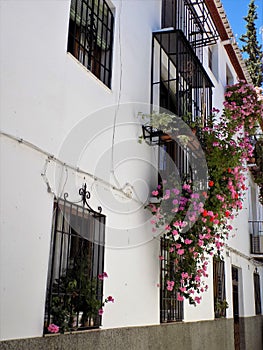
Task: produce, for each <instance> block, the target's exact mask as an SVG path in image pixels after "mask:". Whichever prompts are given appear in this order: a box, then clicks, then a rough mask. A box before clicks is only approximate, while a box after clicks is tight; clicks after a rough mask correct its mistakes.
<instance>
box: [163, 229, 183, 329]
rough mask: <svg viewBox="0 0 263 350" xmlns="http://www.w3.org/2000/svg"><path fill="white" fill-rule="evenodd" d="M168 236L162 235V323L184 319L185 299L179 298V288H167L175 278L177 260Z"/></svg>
mask: <svg viewBox="0 0 263 350" xmlns="http://www.w3.org/2000/svg"><path fill="white" fill-rule="evenodd" d="M169 241H170V240H169V239H167V238H166V236H165V235H164V236H162V237H161V257H162V259H161V260H160V262H161V268H160V320H161V323H165V322H175V321H182V319H183V301H178V300H177V292H178V290H175V289H173V290H172V291H169V290H168V289H167V281H170V280H173V277H174V273H175V267H176V266H175V262H174V261H173V260H172V259H171V257H170V254H169V249H170V244H169Z"/></svg>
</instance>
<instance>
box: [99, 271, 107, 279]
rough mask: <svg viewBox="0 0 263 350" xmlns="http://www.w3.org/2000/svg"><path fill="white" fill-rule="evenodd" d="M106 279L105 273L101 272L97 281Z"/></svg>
mask: <svg viewBox="0 0 263 350" xmlns="http://www.w3.org/2000/svg"><path fill="white" fill-rule="evenodd" d="M107 277H108V274H107V272H103V273H101V274H99V275H98V279H99V280H104V278H107Z"/></svg>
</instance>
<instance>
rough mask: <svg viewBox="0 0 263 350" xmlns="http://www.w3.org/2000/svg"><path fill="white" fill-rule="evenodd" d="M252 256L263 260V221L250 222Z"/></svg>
mask: <svg viewBox="0 0 263 350" xmlns="http://www.w3.org/2000/svg"><path fill="white" fill-rule="evenodd" d="M249 233H250V244H251V254H255V255H256V258H259V259H263V220H252V221H249Z"/></svg>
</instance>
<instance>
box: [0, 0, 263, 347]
mask: <svg viewBox="0 0 263 350" xmlns="http://www.w3.org/2000/svg"><path fill="white" fill-rule="evenodd" d="M0 9H1V12H0V16H1V20H0V32H1V36H0V45H1V66H0V67H1V68H0V69H1V103H0V111H1V138H0V142H1V149H0V151H1V181H0V186H1V240H0V249H1V254H0V259H1V263H0V271H1V273H0V281H1V283H0V286H1V289H0V295H1V297H0V309H1V313H0V341H1V343H0V345H1V346H0V347H2V346H3V349H5V348H6V349H7V348H19V349H29V348H32V349H33V348H38V349H41V348H44V347H45V348H48V349H53V348H54V349H55V348H59V349H66V348H69V347H72V348H79V349H82V348H83V349H89V348H95V347H96V348H97V349H105V348H107V349H122V348H123V349H124V348H129V349H147V348H153V349H164V348H166V347H168V346H173V347H174V348H178V349H180V348H182V347H184V348H185V349H200V348H202V349H222V348H223V347H224V348H226V349H253V350H255V349H258V350H260V349H262V343H263V338H262V323H263V318H262V309H261V303H262V289H263V286H262V281H263V267H262V260H261V259H263V241H262V243H261V238H262V237H261V235H262V231H261V228H262V222H263V210H262V206H261V205H260V203H259V201H258V192H259V188H258V186H257V185H256V184H255V183H254V180H253V173H252V172H251V173H249V176H248V180H247V184H248V188H249V189H248V191H247V196H246V198H245V201H244V203H243V209H242V211H240V213H239V215H238V217H237V218H236V219H235V220H234V221H233V223H232V224H233V226H234V230H233V232H234V233H235V234H233V235H231V236H230V238H229V240H228V242H227V246H226V247H225V248H224V251H223V257H224V259H223V260H220V261H216V260H214V261H213V259H212V258H210V261H209V264H208V267H207V270H208V271H207V272H208V277H207V284H208V286H209V287H208V290H207V291H206V292H205V293H204V294H203V296H202V302H201V303H200V304H198V305H196V306H194V305H190V304H189V303H188V302H187V300H184V301H183V302H180V301H178V300H176V299H175V298H174V296H171V294H169V293H167V288H166V285H165V284H164V285H163V281H162V276H163V274H165V273H166V272H167V271H166V272H165V271H164V270H165V268H164V265H163V263H162V260H160V259H159V256H162V255H163V254H162V252H165V249H166V248H165V241H164V240H163V238H162V237H163V236H162V235H157V234H154V233H153V231H152V225H151V215H150V214H149V211H148V210H147V209H145V206H147V204H148V203H149V201H150V200H151V196H152V195H151V193H152V191H153V190H154V189H155V188H156V186H157V183H158V176H159V177H160V175H161V176H165V175H164V174H166V175H167V174H168V175H169V173H171V172H173V171H174V168H171V167H169V164H168V161H167V159H166V158H165V157H166V156H164V155H165V154H168V155H169V156H170V158H171V159H172V161H173V162H174V163H173V165H172V166H174V164H175V165H176V169H178V176H179V177H181V176H183V174H185V173H188V172H190V170H189V169H190V168H191V166H189V159H188V158H187V157H186V156H185V154H184V152H183V150H182V149H181V148H180V146H178V145H177V144H176V143H173V142H172V143H166V142H163V143H162V144H160V134H158V135H157V144H155V143H154V142H155V140H156V135H154V131H155V130H153V129H152V128H150V129H149V128H148V129H147V128H146V129H145V128H144V129H142V124H143V119H142V118H141V114H149V113H151V112H152V111H153V110H156V109H158V108H163V109H164V110H169V111H171V112H172V113H174V114H175V115H177V116H179V117H180V118H182V119H183V117H185V116H187V118H188V119H184V121H185V122H186V123H187V124H188V125H191V123H197V122H198V123H199V122H200V121H201V123H203V124H205V123H206V120H207V118H208V116H209V114H210V112H211V110H212V107H216V108H218V109H220V110H222V108H223V101H224V93H225V89H226V86H227V85H231V84H234V83H236V82H237V81H239V80H245V81H247V82H248V83H250V77H249V75H248V74H247V71H246V69H245V66H244V63H243V61H242V58H241V56H240V53H239V50H238V47H237V45H236V44H235V42H234V41H233V33H232V31H231V28H230V26H229V23H228V21H227V19H226V16H225V13H224V10H223V8H222V5H221V3H220V1H219V0H213V1H208V0H207V1H199V0H198V1H188V0H177V1H169V0H163V1H161V0H157V1H156V0H148V1H139V0H129V1H125V0H124V1H123V0H116V1H115V0H112V1H110V0H71V1H70V0H65V1H41V2H32V1H26V0H25V1H22V2H17V1H2V2H1V3H0ZM18 28H19V31H17V29H18ZM18 33H19V35H18ZM199 136H200V135H199ZM141 137H142V138H144V139H145V141H147V142H142V143H140V142H138V140H139V139H140V138H141ZM251 242H252V244H251ZM164 260H165V259H164ZM105 298H106V299H105ZM113 299H114V300H113ZM215 300H216V301H217V302H218V301H219V302H224V301H227V304H228V307H227V308H226V307H225V308H224V307H223V308H221V309H218V308H217V307H216V304H215ZM103 301H104V303H105V305H102V303H103ZM113 301H114V302H113ZM102 306H103V307H102ZM104 306H105V307H104ZM73 311H74V312H73ZM50 324H57V325H59V326H60V328H61V329H63V331H64V332H65V334H64V335H62V334H58V335H56V336H50V333H51V332H50V330H49V329H48V327H49V325H50ZM43 335H44V337H43ZM69 344H70V345H69Z"/></svg>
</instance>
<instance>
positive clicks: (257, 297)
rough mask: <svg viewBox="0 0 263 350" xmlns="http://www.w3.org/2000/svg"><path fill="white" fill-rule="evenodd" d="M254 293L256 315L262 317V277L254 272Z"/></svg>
mask: <svg viewBox="0 0 263 350" xmlns="http://www.w3.org/2000/svg"><path fill="white" fill-rule="evenodd" d="M254 293H255V311H256V315H261V296H260V277H259V274H258V273H257V272H254Z"/></svg>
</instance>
